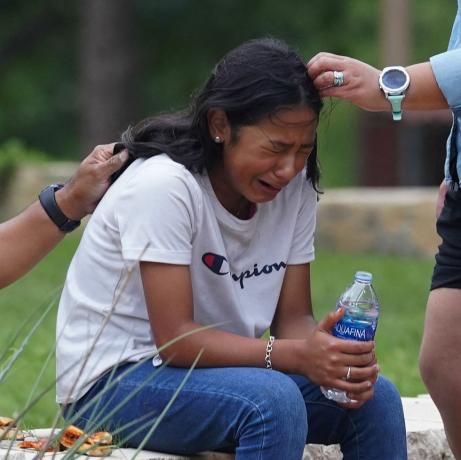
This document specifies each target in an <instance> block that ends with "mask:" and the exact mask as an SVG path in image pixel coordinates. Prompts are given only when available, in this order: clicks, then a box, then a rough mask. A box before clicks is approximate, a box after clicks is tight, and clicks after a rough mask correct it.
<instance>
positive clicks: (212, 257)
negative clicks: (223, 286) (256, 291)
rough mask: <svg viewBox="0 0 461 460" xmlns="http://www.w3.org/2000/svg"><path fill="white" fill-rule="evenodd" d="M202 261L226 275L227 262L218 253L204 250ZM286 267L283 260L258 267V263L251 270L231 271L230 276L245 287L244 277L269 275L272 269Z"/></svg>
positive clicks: (227, 271)
mask: <svg viewBox="0 0 461 460" xmlns="http://www.w3.org/2000/svg"><path fill="white" fill-rule="evenodd" d="M202 262H203V263H204V264H205V265H206V266H207V267H208V268H209V269H210V270H211V271H212V272H213V273H216V274H217V275H227V274H228V273H229V263H228V262H227V259H226V258H225V257H224V256H220V255H219V254H214V253H212V252H206V253H205V254H203V256H202ZM286 267H287V264H286V263H285V262H283V261H280V262H278V263H277V262H275V263H273V264H267V265H263V266H262V267H258V264H254V265H253V269H252V270H245V271H243V272H242V273H238V274H235V273H231V276H232V279H233V280H234V281H236V282H238V283H239V284H240V288H241V289H245V286H244V280H245V279H248V278H252V277H253V276H255V277H258V276H261V275H269V274H270V273H272V272H273V271H277V272H278V271H279V270H281V269H285V268H286Z"/></svg>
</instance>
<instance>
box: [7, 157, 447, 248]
mask: <svg viewBox="0 0 461 460" xmlns="http://www.w3.org/2000/svg"><path fill="white" fill-rule="evenodd" d="M76 168H77V163H49V164H45V165H26V166H23V167H21V168H20V169H18V171H17V172H16V174H15V177H14V178H12V180H11V181H10V185H9V187H8V189H7V192H6V193H5V194H4V196H3V197H2V198H1V200H0V218H1V219H2V220H4V219H6V218H7V217H11V216H13V215H15V214H16V213H18V212H19V211H20V210H21V209H24V207H26V206H27V205H28V204H30V203H31V202H32V201H33V200H34V199H35V198H36V197H37V194H38V192H39V191H40V190H41V189H42V188H43V187H44V186H45V185H47V184H49V183H53V182H62V181H65V180H67V179H68V178H69V177H70V176H71V175H72V173H73V172H74V171H75V170H76ZM436 198H437V188H432V187H430V188H418V187H412V188H390V187H389V188H355V189H329V190H326V191H325V193H324V194H323V195H322V196H321V198H320V203H319V212H318V219H317V221H318V226H317V232H316V246H317V247H324V248H330V249H333V250H341V251H351V252H354V251H368V252H376V253H382V254H398V255H408V256H423V257H432V256H433V255H434V253H435V251H436V249H437V245H438V241H439V240H438V236H437V234H436V232H435V202H436Z"/></svg>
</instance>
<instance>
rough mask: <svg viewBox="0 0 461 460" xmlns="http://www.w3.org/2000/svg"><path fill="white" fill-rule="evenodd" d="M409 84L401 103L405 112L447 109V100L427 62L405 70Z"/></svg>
mask: <svg viewBox="0 0 461 460" xmlns="http://www.w3.org/2000/svg"><path fill="white" fill-rule="evenodd" d="M406 70H407V72H408V74H409V75H410V79H411V83H410V86H409V88H408V91H407V94H406V96H405V99H404V101H403V108H404V109H407V110H439V109H446V108H448V103H447V100H446V99H445V97H444V95H443V93H442V91H440V88H439V86H438V84H437V81H436V79H435V76H434V73H433V71H432V66H431V64H430V63H429V62H425V63H421V64H415V65H412V66H409V67H407V68H406Z"/></svg>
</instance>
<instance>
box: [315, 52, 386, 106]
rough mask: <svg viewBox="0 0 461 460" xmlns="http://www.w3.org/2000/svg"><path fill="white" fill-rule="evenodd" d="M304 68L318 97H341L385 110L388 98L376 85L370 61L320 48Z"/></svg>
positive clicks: (375, 74) (373, 69) (376, 73)
mask: <svg viewBox="0 0 461 460" xmlns="http://www.w3.org/2000/svg"><path fill="white" fill-rule="evenodd" d="M306 68H307V72H308V74H309V76H310V77H311V78H312V80H313V81H314V85H315V86H316V88H317V89H318V90H319V92H320V95H321V96H322V97H337V98H339V99H345V100H347V101H349V102H352V103H353V104H355V105H357V106H358V107H361V108H362V109H365V110H371V111H381V110H382V111H386V110H389V102H388V101H387V100H386V98H385V96H384V94H383V92H382V91H381V90H380V88H379V83H378V79H379V74H380V71H379V70H378V69H375V68H374V67H372V66H371V65H368V64H366V63H365V62H361V61H358V60H357V59H352V58H350V57H347V56H339V55H337V54H331V53H323V52H322V53H319V54H317V55H315V56H314V57H313V58H312V59H311V60H310V61H309V62H308V63H307V64H306ZM335 72H336V79H335ZM338 73H340V74H342V75H338ZM340 77H342V79H341V78H340ZM335 80H336V81H335ZM341 80H342V82H341ZM335 82H336V85H335Z"/></svg>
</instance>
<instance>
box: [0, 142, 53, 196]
mask: <svg viewBox="0 0 461 460" xmlns="http://www.w3.org/2000/svg"><path fill="white" fill-rule="evenodd" d="M47 159H48V157H47V155H46V154H45V153H43V152H40V151H38V150H36V149H31V148H27V147H26V146H25V145H24V143H23V142H22V141H20V140H19V139H9V140H7V141H5V142H4V143H3V144H0V192H1V193H3V191H5V190H6V189H7V187H8V184H9V181H10V179H11V178H12V177H13V174H14V172H15V171H16V168H17V167H18V166H19V165H20V164H21V163H22V162H26V161H27V162H28V163H30V162H42V161H46V160H47Z"/></svg>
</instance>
